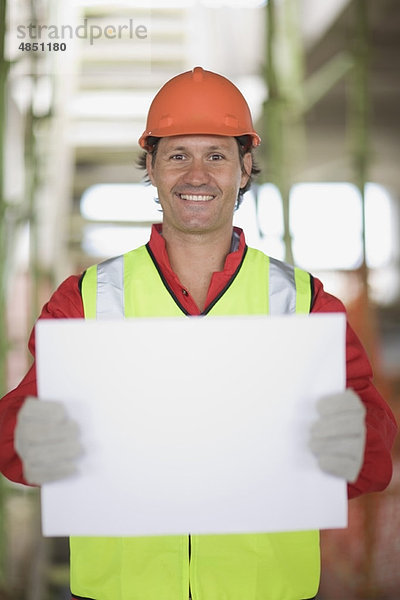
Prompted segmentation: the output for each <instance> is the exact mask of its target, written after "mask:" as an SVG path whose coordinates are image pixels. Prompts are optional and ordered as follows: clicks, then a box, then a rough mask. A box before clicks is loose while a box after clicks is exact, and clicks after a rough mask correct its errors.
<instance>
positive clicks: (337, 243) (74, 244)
mask: <svg viewBox="0 0 400 600" xmlns="http://www.w3.org/2000/svg"><path fill="white" fill-rule="evenodd" d="M0 6H1V9H0V10H1V15H0V28H1V31H0V52H1V56H0V60H1V64H0V116H1V142H0V152H1V155H0V164H1V166H2V168H1V171H0V228H1V232H0V271H1V279H0V281H1V288H0V365H1V371H0V388H1V390H0V391H1V392H2V394H3V393H4V392H5V391H6V390H8V389H9V388H11V387H14V386H15V385H16V384H17V383H18V381H19V380H20V378H21V377H22V376H23V374H24V373H25V370H26V368H27V366H28V364H29V360H30V359H29V356H28V353H27V350H26V339H27V337H28V334H29V331H30V329H31V327H32V325H33V323H34V320H35V318H36V317H37V315H38V313H39V311H40V307H41V305H42V304H43V303H44V302H45V301H46V300H47V298H48V296H49V294H50V293H51V291H52V290H53V289H55V287H56V286H57V285H58V284H59V283H60V282H61V281H62V280H63V279H64V278H65V277H66V276H67V275H69V274H71V273H79V272H80V271H82V270H83V269H84V268H85V267H86V266H88V265H89V264H93V263H95V262H99V261H100V260H102V259H103V258H105V257H109V256H112V255H115V254H119V253H120V252H122V251H125V250H128V249H131V248H132V247H135V246H137V245H139V244H141V243H142V242H144V241H146V239H147V236H148V233H149V224H150V223H151V222H153V221H157V220H160V214H159V212H158V210H157V205H156V204H155V202H154V197H155V194H154V190H153V189H152V188H151V187H146V186H144V185H143V183H142V182H141V178H142V172H140V171H139V170H138V169H137V168H136V166H135V161H136V159H137V157H138V154H139V147H138V145H137V139H138V137H139V136H140V134H141V133H142V131H143V129H144V124H145V118H146V113H147V109H148V107H149V104H150V101H151V99H152V97H153V96H154V94H155V92H156V91H157V90H158V89H159V87H160V86H161V85H162V84H163V83H164V82H165V81H166V80H167V79H169V78H171V77H172V76H174V75H176V74H177V73H179V72H182V71H185V70H188V69H192V68H193V67H194V66H196V65H201V66H203V67H204V68H207V69H211V70H214V71H217V72H219V73H221V74H224V75H226V76H227V77H229V78H230V79H232V80H233V81H234V82H235V83H236V84H237V85H238V86H239V88H240V89H241V90H242V91H243V93H244V95H245V96H246V98H247V99H248V102H249V104H250V107H251V109H252V112H253V115H254V119H255V122H256V128H257V130H258V131H259V132H260V134H261V137H262V140H263V143H262V146H261V149H260V150H259V151H258V154H257V161H258V164H259V166H260V167H261V169H262V173H261V175H260V177H259V179H258V182H257V185H256V186H254V189H253V190H252V191H250V192H248V193H247V194H246V198H245V202H244V204H243V206H242V207H241V208H240V210H239V211H238V213H237V214H236V217H235V221H236V223H237V224H238V225H240V226H243V227H244V229H245V231H246V232H247V241H248V243H249V245H253V246H256V247H259V248H261V249H263V250H265V251H266V252H267V253H269V254H271V255H273V256H275V257H277V258H279V259H285V260H287V261H289V262H293V263H295V264H297V265H299V266H301V267H303V268H306V269H308V270H310V271H311V272H313V273H314V274H315V275H317V276H319V277H320V278H321V279H322V281H323V282H324V284H325V287H326V288H327V289H328V291H331V292H332V293H334V294H336V295H337V296H339V297H340V298H341V299H342V300H343V301H344V302H345V304H346V307H347V309H348V312H349V318H350V321H351V322H352V324H353V326H354V327H355V329H356V331H357V333H358V335H359V336H360V338H361V339H362V341H363V343H364V345H365V347H366V348H367V350H368V353H369V356H370V358H371V360H372V362H373V366H374V371H375V381H376V384H377V386H378V387H379V389H380V390H381V392H382V393H383V394H384V396H385V397H386V399H387V401H388V402H389V403H390V405H391V407H392V409H393V411H394V412H395V414H396V415H397V417H399V414H400V233H399V232H400V168H399V165H400V151H399V139H400V63H399V56H400V3H399V1H398V0H269V2H260V1H256V0H231V1H229V0H225V1H223V0H214V1H212V0H209V1H207V0H176V1H171V2H169V1H167V0H165V1H164V0H124V1H123V0H115V1H113V2H107V1H105V0H102V1H100V0H99V1H96V0H86V1H85V0H69V1H68V2H60V1H57V0H8V1H6V0H1V2H0ZM2 394H1V395H2ZM394 454H395V456H394V459H395V472H394V477H393V480H392V483H391V485H390V486H389V488H388V489H387V490H386V491H385V492H384V493H382V494H375V495H370V496H366V497H364V498H361V499H357V500H354V501H352V502H351V503H350V524H349V528H348V529H347V530H345V531H341V530H340V531H326V532H323V535H322V539H323V576H322V583H321V591H320V596H319V598H320V599H321V600H353V599H354V600H356V599H363V600H367V599H377V600H395V599H396V600H398V598H400V569H399V565H400V470H399V462H400V461H399V446H398V445H397V447H396V448H395V452H394ZM0 484H1V485H0V599H2V600H5V599H11V598H12V599H27V600H51V599H54V600H56V599H62V598H67V597H68V594H67V589H68V566H67V560H68V549H67V541H66V540H64V539H57V540H51V539H47V540H43V539H42V538H41V535H40V519H39V509H38V493H37V490H31V489H27V488H23V486H18V485H14V484H11V483H10V482H8V481H6V480H5V479H2V480H1V481H0ZM160 600H161V599H160Z"/></svg>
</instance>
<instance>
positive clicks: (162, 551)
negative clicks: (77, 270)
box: [70, 245, 320, 600]
mask: <svg viewBox="0 0 400 600" xmlns="http://www.w3.org/2000/svg"><path fill="white" fill-rule="evenodd" d="M311 290H312V284H311V280H310V275H309V274H308V273H305V272H304V271H302V270H300V269H297V268H293V267H291V266H290V265H287V264H285V263H281V262H279V261H277V260H275V259H272V258H269V257H267V256H266V255H264V254H263V253H262V252H259V251H258V250H254V249H251V248H247V249H246V252H245V255H244V258H243V260H242V262H241V264H240V266H239V268H238V269H237V271H236V273H235V274H234V275H233V277H232V278H231V280H230V282H229V284H228V285H227V286H226V288H225V290H224V291H223V292H222V293H221V294H220V295H219V296H218V298H217V299H216V300H215V302H214V303H213V304H212V306H211V307H208V309H207V311H206V313H207V314H210V315H243V314H246V315H247V314H271V315H279V314H291V313H308V312H309V311H310V306H311V301H312V291H311ZM82 298H83V304H84V310H85V317H86V318H100V319H109V318H124V317H160V316H178V315H181V316H184V315H185V310H184V308H183V307H182V306H181V305H180V302H179V298H176V297H175V296H174V295H173V293H172V291H171V290H170V289H169V288H168V286H167V283H166V282H165V280H164V278H163V276H162V273H161V271H160V270H159V268H158V265H157V263H156V261H155V259H154V257H153V255H152V253H151V250H150V248H149V246H148V245H147V246H142V247H140V248H137V249H135V250H133V251H131V252H129V253H127V254H124V255H123V256H120V257H117V258H114V259H110V260H109V261H105V262H104V263H102V264H100V265H95V266H93V267H90V268H89V269H88V270H87V271H86V273H85V276H84V278H83V280H82ZM127 477H129V474H127ZM114 508H115V507H114ZM293 510H296V500H295V498H294V499H293ZM70 547H71V591H72V594H73V596H74V597H75V598H84V599H85V600H88V599H89V600H188V596H189V586H190V590H191V594H192V598H193V600H303V599H309V598H313V597H314V596H315V595H316V593H317V591H318V586H319V577H320V553H319V532H318V531H299V532H285V533H271V534H232V535H191V536H182V535H180V536H159V537H128V538H114V537H107V538H105V537H96V538H93V537H73V538H71V540H70Z"/></svg>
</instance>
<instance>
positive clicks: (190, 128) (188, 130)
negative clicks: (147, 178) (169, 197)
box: [139, 67, 261, 151]
mask: <svg viewBox="0 0 400 600" xmlns="http://www.w3.org/2000/svg"><path fill="white" fill-rule="evenodd" d="M190 134H209V135H227V136H231V137H238V136H242V135H249V136H250V137H251V143H252V146H258V145H259V143H260V142H261V139H260V137H259V135H258V134H257V133H256V132H255V131H254V127H253V123H252V119H251V114H250V109H249V107H248V104H247V102H246V100H245V99H244V97H243V95H242V93H241V92H240V91H239V90H238V88H237V87H236V86H235V85H234V84H233V83H232V82H231V81H229V79H226V77H223V76H222V75H218V74H217V73H213V72H212V71H205V70H204V69H202V68H201V67H195V68H194V69H193V71H187V72H186V73H181V74H180V75H177V76H176V77H173V78H172V79H170V80H169V81H167V83H166V84H164V85H163V87H162V88H161V89H160V90H159V92H158V93H157V94H156V96H155V98H154V100H153V102H152V103H151V106H150V109H149V114H148V116H147V124H146V129H145V131H144V132H143V134H142V136H141V137H140V139H139V145H140V146H141V147H142V148H144V149H146V150H148V151H151V144H148V143H147V138H148V137H149V136H150V137H170V136H172V135H190Z"/></svg>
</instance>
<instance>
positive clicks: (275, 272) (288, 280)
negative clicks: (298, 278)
mask: <svg viewBox="0 0 400 600" xmlns="http://www.w3.org/2000/svg"><path fill="white" fill-rule="evenodd" d="M295 312H296V282H295V278H294V267H292V266H291V265H288V264H286V263H283V262H281V261H279V260H276V259H275V258H270V259H269V314H270V315H272V316H276V315H287V314H293V313H295Z"/></svg>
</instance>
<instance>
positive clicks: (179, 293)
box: [149, 223, 246, 315]
mask: <svg viewBox="0 0 400 600" xmlns="http://www.w3.org/2000/svg"><path fill="white" fill-rule="evenodd" d="M149 247H150V250H151V253H152V254H153V257H154V259H155V261H156V262H157V265H158V267H159V269H160V271H161V273H162V275H163V276H164V278H165V281H166V283H167V285H168V286H169V288H170V289H171V291H172V293H173V294H174V295H175V296H176V298H177V299H178V301H179V303H180V304H181V305H182V307H183V308H184V309H185V310H186V312H187V313H188V314H189V315H200V314H201V312H200V310H199V308H198V306H197V304H196V303H195V301H194V300H193V298H192V297H191V295H190V294H189V292H188V290H186V289H185V288H184V287H183V285H182V284H181V282H180V281H179V279H178V276H177V275H176V273H174V271H173V270H172V267H171V264H170V262H169V257H168V254H167V249H166V247H165V241H164V238H163V237H162V224H161V223H157V224H155V225H153V226H152V230H151V237H150V241H149ZM245 248H246V241H245V237H244V233H243V231H242V229H240V228H239V227H234V228H233V236H232V250H231V252H230V253H229V254H228V255H227V257H226V259H225V264H224V270H223V271H217V272H215V273H213V275H212V278H211V282H210V287H209V288H208V293H207V300H206V310H207V307H208V306H209V305H210V304H211V303H212V302H213V301H214V300H215V298H217V297H218V295H219V294H220V293H221V292H222V291H223V289H224V288H225V287H226V286H227V285H228V283H229V281H230V279H231V278H232V276H233V275H234V274H235V272H236V271H237V269H238V268H239V265H240V263H241V262H242V260H243V254H244V251H245Z"/></svg>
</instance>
